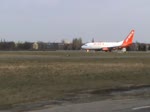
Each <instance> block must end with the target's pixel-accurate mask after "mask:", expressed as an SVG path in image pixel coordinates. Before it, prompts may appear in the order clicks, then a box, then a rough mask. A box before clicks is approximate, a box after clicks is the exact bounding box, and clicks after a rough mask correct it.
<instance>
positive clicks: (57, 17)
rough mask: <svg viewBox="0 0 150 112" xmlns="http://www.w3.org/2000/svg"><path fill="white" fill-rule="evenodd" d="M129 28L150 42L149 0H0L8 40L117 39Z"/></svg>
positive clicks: (1, 27) (0, 24)
mask: <svg viewBox="0 0 150 112" xmlns="http://www.w3.org/2000/svg"><path fill="white" fill-rule="evenodd" d="M131 29H135V38H134V41H139V42H147V43H150V0H0V38H3V39H4V38H5V40H7V41H45V42H46V41H50V42H60V41H61V40H62V39H67V40H72V39H73V38H78V37H82V39H83V41H84V42H89V41H91V40H92V38H94V39H95V41H120V40H123V39H124V38H125V37H126V36H127V35H128V33H129V32H130V30H131Z"/></svg>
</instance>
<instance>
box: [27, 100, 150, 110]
mask: <svg viewBox="0 0 150 112" xmlns="http://www.w3.org/2000/svg"><path fill="white" fill-rule="evenodd" d="M28 112H150V99H123V100H105V101H97V102H91V103H81V104H71V105H62V106H56V107H51V108H47V109H43V110H34V111H28Z"/></svg>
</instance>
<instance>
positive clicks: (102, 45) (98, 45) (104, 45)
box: [81, 30, 134, 52]
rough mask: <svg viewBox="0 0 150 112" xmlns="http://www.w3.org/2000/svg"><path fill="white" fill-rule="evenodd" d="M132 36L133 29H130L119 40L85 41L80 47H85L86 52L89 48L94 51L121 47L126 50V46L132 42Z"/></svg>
mask: <svg viewBox="0 0 150 112" xmlns="http://www.w3.org/2000/svg"><path fill="white" fill-rule="evenodd" d="M133 38H134V30H131V32H130V33H129V35H128V36H127V37H126V38H125V39H124V40H123V41H120V42H91V43H86V44H84V45H82V46H81V48H82V49H85V50H86V51H87V52H89V50H95V51H99V50H102V51H106V52H107V51H112V50H114V49H122V50H124V49H125V50H126V47H128V46H130V45H131V44H132V41H133Z"/></svg>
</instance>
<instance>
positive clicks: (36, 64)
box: [0, 52, 150, 108]
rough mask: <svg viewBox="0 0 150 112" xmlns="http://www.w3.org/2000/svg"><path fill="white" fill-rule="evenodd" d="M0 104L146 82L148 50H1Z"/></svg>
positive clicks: (149, 60)
mask: <svg viewBox="0 0 150 112" xmlns="http://www.w3.org/2000/svg"><path fill="white" fill-rule="evenodd" d="M0 61H1V63H0V107H1V108H4V107H11V106H13V105H14V104H20V103H28V102H35V101H40V100H52V99H59V98H63V97H66V95H67V94H68V93H70V92H74V93H76V92H80V91H83V90H96V89H99V90H100V89H109V88H110V89H111V88H118V87H119V88H120V87H124V86H128V85H132V86H133V85H134V86H137V85H148V84H150V81H149V79H150V53H128V54H118V53H102V54H101V53H89V54H87V53H83V52H67V53H65V52H1V55H0Z"/></svg>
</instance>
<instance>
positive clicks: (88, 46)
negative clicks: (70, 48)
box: [81, 41, 123, 49]
mask: <svg viewBox="0 0 150 112" xmlns="http://www.w3.org/2000/svg"><path fill="white" fill-rule="evenodd" d="M122 44H123V41H120V42H92V43H86V44H84V45H83V46H82V47H81V48H82V49H102V48H113V47H119V46H121V45H122Z"/></svg>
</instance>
